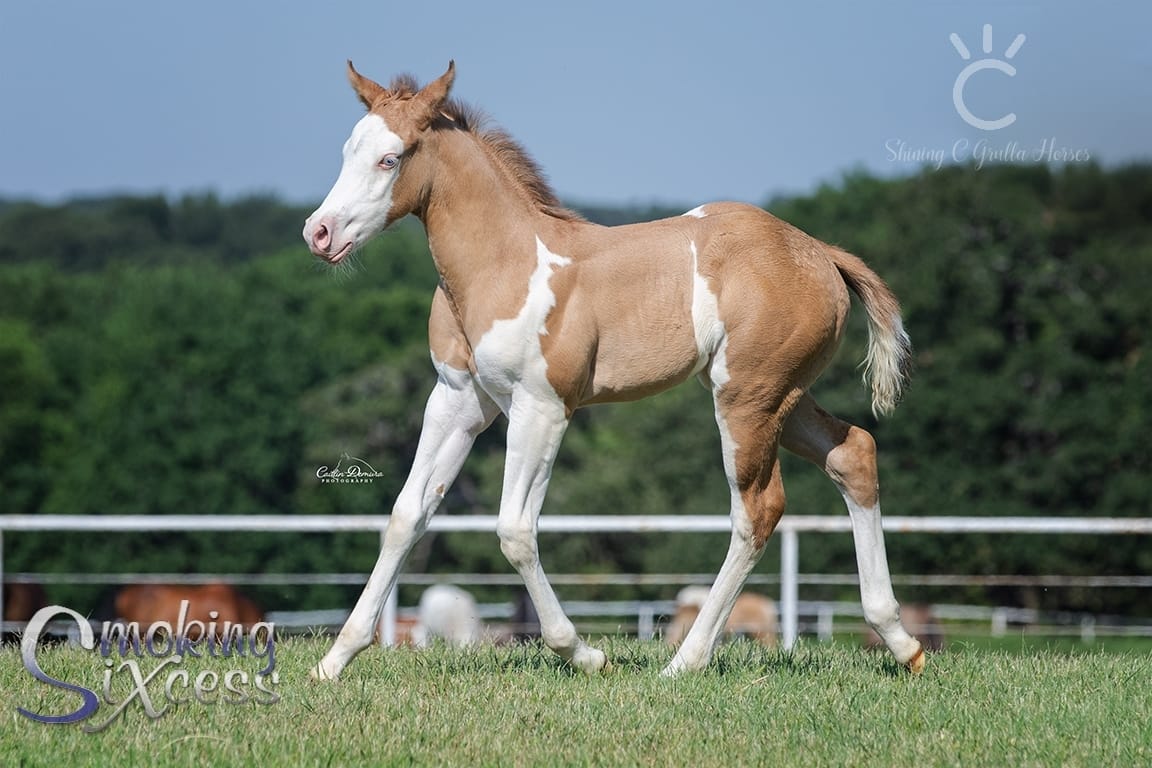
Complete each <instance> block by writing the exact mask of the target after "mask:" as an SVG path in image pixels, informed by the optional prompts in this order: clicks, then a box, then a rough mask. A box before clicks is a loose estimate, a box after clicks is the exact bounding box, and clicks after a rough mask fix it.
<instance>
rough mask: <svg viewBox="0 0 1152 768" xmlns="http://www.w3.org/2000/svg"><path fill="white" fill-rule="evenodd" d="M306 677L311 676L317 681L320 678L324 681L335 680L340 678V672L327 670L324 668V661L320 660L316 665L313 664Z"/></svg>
mask: <svg viewBox="0 0 1152 768" xmlns="http://www.w3.org/2000/svg"><path fill="white" fill-rule="evenodd" d="M308 677H310V678H312V679H313V680H317V681H321V680H322V681H325V682H336V681H337V680H339V679H340V673H339V672H334V673H333V672H328V671H327V670H325V669H324V662H320V663H319V664H317V665H316V666H314V667H313V668H312V671H311V672H309V673H308Z"/></svg>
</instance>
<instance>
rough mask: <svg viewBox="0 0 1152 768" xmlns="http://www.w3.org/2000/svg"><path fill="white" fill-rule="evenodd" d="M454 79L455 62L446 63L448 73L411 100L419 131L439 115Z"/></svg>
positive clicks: (421, 90) (425, 87) (429, 84)
mask: <svg viewBox="0 0 1152 768" xmlns="http://www.w3.org/2000/svg"><path fill="white" fill-rule="evenodd" d="M455 79H456V62H455V61H454V60H453V61H449V62H448V71H447V72H445V73H444V74H442V75H440V77H438V78H436V79H435V80H433V81H432V82H430V83H428V85H426V86H424V87H423V88H422V89H420V93H418V94H416V97H415V98H414V99H413V100H412V108H413V109H414V110H415V116H416V124H417V127H418V128H419V130H421V131H423V130H424V129H425V128H427V127H428V126H429V125H431V124H432V121H433V120H435V119H436V116H437V115H439V114H440V110H441V109H442V108H443V106H444V102H445V101H447V100H448V92H449V91H450V90H452V81H453V80H455Z"/></svg>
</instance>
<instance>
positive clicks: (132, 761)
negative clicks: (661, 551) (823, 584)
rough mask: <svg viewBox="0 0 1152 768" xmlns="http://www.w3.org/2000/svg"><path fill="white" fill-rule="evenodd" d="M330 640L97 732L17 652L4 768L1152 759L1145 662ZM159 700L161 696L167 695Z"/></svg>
mask: <svg viewBox="0 0 1152 768" xmlns="http://www.w3.org/2000/svg"><path fill="white" fill-rule="evenodd" d="M327 645H328V641H327V640H319V639H304V638H301V639H293V640H286V641H283V642H280V643H278V645H277V654H276V655H277V669H278V670H279V673H280V682H279V684H278V685H277V686H276V690H277V691H278V692H279V693H280V695H281V696H282V700H281V701H280V702H278V703H276V704H272V705H258V704H255V703H251V702H249V703H244V704H222V703H217V704H213V705H202V704H195V703H193V704H183V705H180V706H179V707H177V708H174V709H173V710H172V711H170V712H168V713H167V714H165V715H164V716H163V717H161V718H159V719H157V720H152V719H149V718H147V717H145V716H144V715H143V713H142V711H141V709H140V707H139V706H138V705H135V706H133V708H132V709H131V710H130V711H129V712H127V713H125V715H124V716H123V718H122V719H121V720H118V721H116V722H114V723H113V724H112V725H110V726H109V728H108V729H107V730H106V731H104V732H102V733H97V734H87V733H84V732H83V730H82V729H81V727H80V726H78V725H69V726H51V725H43V724H39V723H35V722H32V721H30V720H27V719H25V718H24V717H22V716H20V715H19V714H17V713H16V711H15V707H16V706H18V705H21V706H24V707H25V708H28V709H33V710H37V709H38V710H39V711H42V712H47V713H54V714H60V713H63V712H67V711H70V710H72V709H74V708H75V707H76V706H77V703H78V701H79V699H78V697H77V696H76V695H74V694H65V693H62V692H59V691H57V690H55V689H52V688H50V687H49V686H47V685H45V684H43V683H40V682H38V681H36V680H34V679H33V678H32V677H31V675H29V674H28V673H27V672H26V671H25V670H24V668H23V666H22V663H21V661H20V658H19V656H18V654H17V652H16V651H15V650H14V649H11V648H5V649H4V650H3V651H0V690H2V691H3V694H2V697H3V698H2V699H0V706H2V707H3V712H2V716H0V765H4V766H21V765H27V766H40V765H43V766H49V765H50V766H55V767H59V766H64V767H65V768H72V767H73V766H88V765H93V766H97V765H149V766H156V767H157V768H163V767H164V766H178V765H179V766H183V765H188V766H192V765H195V766H205V765H285V766H327V765H333V766H355V765H419V766H424V765H462V766H486V765H491V766H537V765H545V766H548V765H624V766H631V765H661V766H667V765H692V766H733V765H767V766H777V765H798V766H806V767H807V766H822V765H827V766H856V765H861V766H863V765H882V766H935V765H976V766H1033V765H1035V766H1081V765H1082V766H1101V765H1124V766H1129V765H1149V764H1152V654H1149V653H1142V652H1111V651H1088V652H1075V653H1069V652H1065V651H1060V650H1049V649H1046V648H1043V647H1032V648H1030V649H1026V650H1025V652H1023V653H1009V652H1006V651H1000V650H986V649H980V648H974V647H969V646H966V645H964V644H957V645H955V646H954V647H953V648H951V649H949V650H948V651H946V652H944V653H941V654H937V655H935V656H933V657H931V659H930V660H929V665H928V670H927V672H926V673H925V674H924V675H923V676H922V677H919V678H913V677H910V676H909V675H907V674H905V673H904V672H903V671H902V670H900V669H899V668H898V667H897V666H896V665H895V664H894V663H893V662H892V661H891V660H890V659H889V658H888V657H887V656H885V655H882V654H869V653H865V652H863V651H860V650H857V649H855V648H852V647H850V646H848V645H819V644H816V643H809V644H802V645H801V646H800V647H799V648H798V649H797V650H796V651H795V652H792V653H785V652H782V651H769V650H763V649H761V648H759V647H756V646H753V645H749V644H745V643H738V644H734V645H730V646H725V647H723V648H721V649H720V651H719V652H718V654H717V657H716V660H715V661H714V663H713V665H712V666H711V667H710V668H709V670H708V671H706V672H704V673H701V674H695V675H687V676H684V677H681V678H677V679H674V680H666V679H663V678H660V677H659V676H658V672H659V670H660V668H661V666H662V665H663V664H664V663H665V662H666V661H667V660H668V658H669V656H670V654H669V652H668V650H667V649H665V648H664V647H662V646H660V645H657V644H654V643H640V642H636V641H632V640H623V639H618V638H610V639H605V640H602V641H601V643H600V645H601V647H602V648H604V649H605V650H606V651H607V652H608V654H609V657H610V658H611V659H612V661H613V664H614V670H613V672H612V673H610V674H608V675H604V676H601V677H592V678H589V677H585V676H583V675H580V674H577V673H575V672H573V671H571V670H570V669H569V668H568V667H566V666H564V665H563V664H561V663H559V662H558V661H557V660H556V659H555V657H554V656H552V654H551V653H550V652H547V651H543V650H541V649H539V648H536V647H527V648H525V647H520V648H499V649H496V648H483V649H477V650H470V651H454V650H450V649H447V648H443V647H438V648H433V649H429V650H427V651H411V650H404V649H401V650H391V651H388V650H384V649H379V648H373V649H369V650H368V651H366V652H365V653H364V654H362V655H361V656H360V657H359V658H358V659H357V660H356V661H355V662H353V664H352V665H351V666H350V667H349V668H348V669H347V670H346V672H345V677H344V678H343V679H342V680H341V681H340V682H339V683H336V684H331V683H328V684H318V683H313V682H311V681H310V680H309V679H308V678H307V669H308V668H310V667H311V666H312V665H313V664H314V663H315V662H316V661H317V659H318V658H319V657H320V655H322V653H323V652H324V650H325V649H326V648H327ZM39 658H40V660H41V664H42V666H43V667H44V669H45V671H46V672H48V674H50V675H52V676H54V677H56V678H58V679H67V680H69V681H71V682H76V683H79V684H82V685H85V686H86V687H89V688H96V689H98V688H99V685H100V680H101V675H102V673H103V671H104V668H105V667H104V664H103V662H102V660H101V659H100V658H99V657H98V656H96V655H94V654H92V653H90V652H83V651H79V650H74V649H67V648H55V649H45V650H42V651H40V654H39ZM189 663H190V662H189ZM154 664H155V662H154V661H152V660H147V662H146V663H144V662H142V666H145V671H147V669H148V668H150V667H151V666H152V665H154ZM229 666H235V664H224V663H222V662H221V660H220V659H214V660H199V661H197V663H196V666H195V667H192V668H193V669H201V668H202V669H215V670H218V671H224V670H225V669H226V668H228V667H229ZM245 666H246V668H248V669H252V670H254V669H255V668H256V667H257V666H258V665H254V664H252V663H251V660H249V663H248V664H247V665H245ZM162 689H163V686H162V685H161V684H157V683H153V684H152V686H150V690H151V691H153V692H154V694H153V695H154V696H155V697H157V698H160V697H162V696H163V692H162ZM118 690H119V691H120V693H119V694H118V695H122V694H123V691H125V690H127V689H126V688H124V687H123V686H121V687H120V688H119V689H118ZM110 709H111V708H110V707H107V705H104V706H102V708H101V711H100V712H99V713H98V714H97V716H96V717H95V718H93V719H94V720H97V719H104V718H105V717H106V715H107V711H108V710H110Z"/></svg>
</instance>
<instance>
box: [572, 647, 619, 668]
mask: <svg viewBox="0 0 1152 768" xmlns="http://www.w3.org/2000/svg"><path fill="white" fill-rule="evenodd" d="M572 666H574V667H576V669H579V670H580V671H581V672H583V673H585V674H587V675H595V674H600V673H608V672H611V671H612V664H611V662H609V661H608V657H607V656H605V655H604V651H601V650H600V649H598V648H589V647H587V646H585V647H583V648H581V649H580V650H578V651H577V652H576V653H575V654H574V655H573V656H572Z"/></svg>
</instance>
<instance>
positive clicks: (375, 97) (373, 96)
mask: <svg viewBox="0 0 1152 768" xmlns="http://www.w3.org/2000/svg"><path fill="white" fill-rule="evenodd" d="M348 82H350V83H352V89H353V90H354V91H356V95H357V96H359V97H360V101H361V102H363V104H364V106H365V107H367V108H368V109H372V105H373V104H375V103H376V102H377V101H379V100H380V99H383V98H386V97H387V96H388V89H387V88H385V87H384V86H382V85H380V83H377V82H376V81H375V80H370V79H368V78H367V77H364V75H362V74H360V73H359V72H357V71H356V67H354V66H352V59H348Z"/></svg>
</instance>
